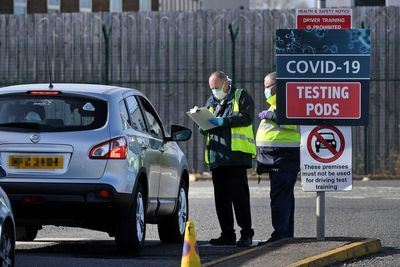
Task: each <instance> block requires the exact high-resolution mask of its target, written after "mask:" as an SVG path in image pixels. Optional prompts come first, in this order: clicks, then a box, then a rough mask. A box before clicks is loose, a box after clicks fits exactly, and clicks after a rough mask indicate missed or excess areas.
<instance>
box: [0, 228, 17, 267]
mask: <svg viewBox="0 0 400 267" xmlns="http://www.w3.org/2000/svg"><path fill="white" fill-rule="evenodd" d="M14 259H15V240H14V233H13V231H12V228H11V227H10V225H9V224H4V225H3V226H2V230H1V237H0V266H1V267H13V266H14Z"/></svg>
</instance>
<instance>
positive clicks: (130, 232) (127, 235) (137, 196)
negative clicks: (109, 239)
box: [115, 183, 146, 253]
mask: <svg viewBox="0 0 400 267" xmlns="http://www.w3.org/2000/svg"><path fill="white" fill-rule="evenodd" d="M145 215H146V198H145V194H144V190H143V186H142V185H141V184H140V183H138V184H137V187H136V190H135V192H134V194H133V198H132V203H131V205H130V208H129V212H128V214H127V215H126V217H125V218H123V219H122V220H121V221H120V222H119V223H117V225H116V229H115V242H116V244H117V247H118V250H119V251H120V252H123V253H137V252H139V251H140V250H141V249H142V247H143V246H144V240H145V237H146V216H145Z"/></svg>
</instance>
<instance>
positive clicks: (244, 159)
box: [205, 87, 254, 169]
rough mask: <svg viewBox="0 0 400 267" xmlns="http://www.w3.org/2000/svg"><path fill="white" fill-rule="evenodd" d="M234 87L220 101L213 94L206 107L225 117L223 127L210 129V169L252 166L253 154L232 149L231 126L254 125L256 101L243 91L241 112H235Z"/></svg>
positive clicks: (218, 115)
mask: <svg viewBox="0 0 400 267" xmlns="http://www.w3.org/2000/svg"><path fill="white" fill-rule="evenodd" d="M233 88H234V87H231V90H230V91H229V95H228V96H227V98H226V99H224V100H222V101H219V100H218V99H216V98H215V97H214V96H211V97H210V98H209V99H208V100H207V103H206V105H205V106H206V107H207V108H209V107H211V106H212V107H213V108H214V115H216V116H217V117H223V118H224V124H223V126H222V127H217V128H214V129H211V130H209V131H208V133H209V134H210V143H209V151H210V154H209V160H210V169H214V168H216V167H219V166H244V167H247V168H251V167H252V155H251V154H248V153H243V152H240V151H232V150H231V128H232V127H243V126H248V125H252V124H253V121H254V102H253V99H252V98H251V96H250V95H249V94H248V93H247V92H246V91H244V90H243V91H242V93H241V95H240V99H239V112H238V113H236V112H235V113H233V100H234V95H235V90H236V89H234V90H233Z"/></svg>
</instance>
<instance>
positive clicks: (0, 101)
mask: <svg viewBox="0 0 400 267" xmlns="http://www.w3.org/2000/svg"><path fill="white" fill-rule="evenodd" d="M106 121H107V101H104V100H100V99H97V98H92V97H87V96H80V95H73V94H59V95H29V94H9V95H1V96H0V130H2V131H38V132H65V131H85V130H92V129H98V128H101V127H102V126H104V125H105V123H106Z"/></svg>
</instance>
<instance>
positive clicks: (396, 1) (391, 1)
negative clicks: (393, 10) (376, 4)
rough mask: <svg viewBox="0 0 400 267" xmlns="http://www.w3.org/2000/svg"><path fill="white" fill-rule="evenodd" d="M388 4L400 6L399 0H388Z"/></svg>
mask: <svg viewBox="0 0 400 267" xmlns="http://www.w3.org/2000/svg"><path fill="white" fill-rule="evenodd" d="M386 6H400V1H399V0H386Z"/></svg>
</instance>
